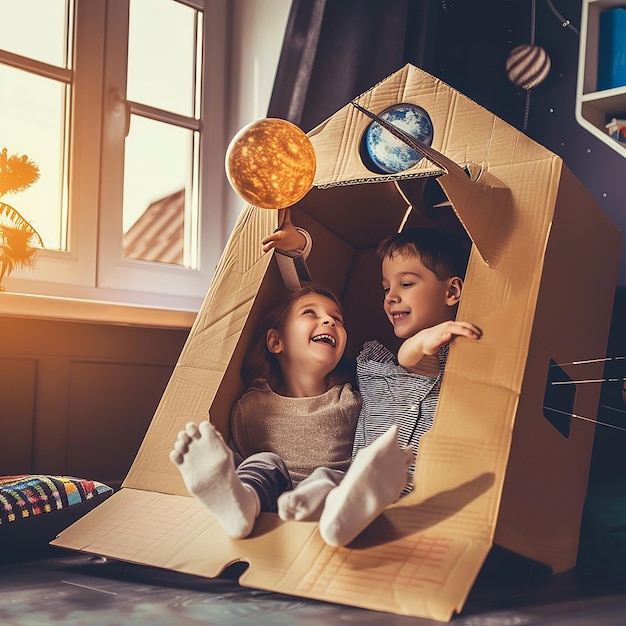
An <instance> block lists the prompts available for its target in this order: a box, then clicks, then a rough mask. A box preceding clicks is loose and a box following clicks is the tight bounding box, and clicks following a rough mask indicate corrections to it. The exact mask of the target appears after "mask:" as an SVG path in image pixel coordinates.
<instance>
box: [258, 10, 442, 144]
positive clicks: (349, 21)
mask: <svg viewBox="0 0 626 626" xmlns="http://www.w3.org/2000/svg"><path fill="white" fill-rule="evenodd" d="M435 19H436V11H435V10H433V0H385V1H382V2H381V0H294V2H293V4H292V7H291V12H290V15H289V19H288V22H287V28H286V32H285V40H284V42H283V47H282V51H281V56H280V60H279V64H278V69H277V73H276V80H275V83H274V89H273V92H272V98H271V100H270V105H269V109H268V117H279V118H283V119H287V120H289V121H291V122H293V123H294V124H296V125H298V126H299V127H300V128H302V129H303V130H304V131H305V132H308V131H310V130H311V129H312V128H314V127H315V126H317V125H318V124H320V123H321V122H323V121H324V120H325V119H326V118H328V117H330V116H331V115H333V114H334V113H335V112H336V111H337V110H338V109H340V108H341V107H343V106H344V105H345V104H346V103H348V102H350V100H351V99H352V98H354V97H355V96H358V95H359V94H361V93H363V92H364V91H366V90H367V89H369V88H370V87H372V86H374V85H375V84H376V83H378V82H379V81H381V80H382V79H384V78H386V77H387V76H389V75H390V74H392V73H393V72H395V71H396V70H399V69H400V68H401V67H403V66H404V65H405V64H406V63H413V64H414V65H417V66H419V67H425V66H426V65H427V61H428V59H427V58H426V54H427V50H428V45H427V43H428V42H427V35H428V33H429V32H432V30H431V29H432V26H433V21H434V20H435Z"/></svg>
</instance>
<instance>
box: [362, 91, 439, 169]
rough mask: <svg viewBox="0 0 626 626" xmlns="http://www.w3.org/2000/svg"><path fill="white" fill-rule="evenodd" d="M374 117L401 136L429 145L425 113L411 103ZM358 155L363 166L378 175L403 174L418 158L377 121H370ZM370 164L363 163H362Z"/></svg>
mask: <svg viewBox="0 0 626 626" xmlns="http://www.w3.org/2000/svg"><path fill="white" fill-rule="evenodd" d="M378 117H381V118H382V119H384V120H385V121H387V122H389V123H390V124H393V125H394V126H396V127H398V128H400V129H401V130H403V131H404V132H405V133H407V134H409V135H411V136H412V137H415V139H419V140H420V141H421V142H422V143H425V144H426V145H428V146H430V145H431V143H432V141H433V124H432V121H431V119H430V116H429V115H428V113H427V112H426V111H425V110H424V109H423V108H422V107H420V106H417V105H415V104H407V103H401V104H394V105H393V106H390V107H389V108H387V109H385V110H384V111H383V112H382V113H380V114H379V116H378ZM363 147H364V148H365V149H364V150H362V151H361V152H362V155H364V156H366V159H364V163H365V166H366V167H367V168H368V169H370V170H372V171H375V172H378V173H381V174H397V173H398V172H404V171H406V170H408V169H410V168H412V167H413V166H414V165H416V164H417V163H418V162H419V161H420V160H421V159H422V155H421V154H420V153H419V152H418V151H416V150H414V149H413V148H411V147H410V146H408V145H407V144H406V143H405V142H404V141H402V140H401V139H398V138H397V137H395V136H394V135H392V134H391V133H390V132H389V131H388V130H387V129H386V128H383V127H382V126H381V125H380V124H379V123H378V122H372V123H371V124H370V125H369V126H368V127H367V130H366V131H365V134H364V135H363ZM368 160H369V161H370V162H369V163H367V162H366V161H368Z"/></svg>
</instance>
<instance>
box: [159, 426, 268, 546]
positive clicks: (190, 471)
mask: <svg viewBox="0 0 626 626" xmlns="http://www.w3.org/2000/svg"><path fill="white" fill-rule="evenodd" d="M170 460H171V461H172V463H174V465H176V467H177V468H178V471H179V472H180V473H181V474H182V477H183V480H184V481H185V486H186V487H187V490H188V491H189V493H190V494H191V495H192V496H194V497H195V498H197V499H198V500H199V501H200V502H202V504H204V506H206V507H207V508H208V509H209V510H210V511H211V513H213V515H215V517H216V518H217V520H218V522H219V523H220V524H221V526H222V528H223V529H224V530H225V531H226V533H227V534H228V535H229V536H230V537H232V538H234V539H241V538H243V537H246V536H247V535H249V534H250V532H251V531H252V528H253V526H254V522H255V520H256V518H257V517H258V515H259V510H260V502H259V498H258V496H257V494H256V492H255V491H254V489H252V487H250V486H249V485H245V484H244V483H242V482H241V480H239V477H238V476H237V473H236V471H235V465H234V463H233V453H232V450H231V449H230V448H229V447H228V446H227V445H226V444H225V443H224V440H223V439H222V436H221V435H220V433H219V432H218V431H217V430H215V428H214V427H213V425H212V424H211V423H210V422H208V421H206V420H205V421H203V422H200V424H199V426H196V425H195V424H194V423H193V422H189V423H188V424H187V426H185V430H183V431H181V432H180V433H178V439H177V440H176V442H175V443H174V449H173V450H172V451H171V452H170Z"/></svg>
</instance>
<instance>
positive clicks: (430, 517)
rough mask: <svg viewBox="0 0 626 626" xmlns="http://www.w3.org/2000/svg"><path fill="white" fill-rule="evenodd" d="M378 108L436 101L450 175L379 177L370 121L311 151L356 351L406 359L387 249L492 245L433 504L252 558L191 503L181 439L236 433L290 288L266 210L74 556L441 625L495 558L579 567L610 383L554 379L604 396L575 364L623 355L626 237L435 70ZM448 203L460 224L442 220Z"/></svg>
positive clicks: (69, 542)
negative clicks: (238, 404) (193, 430)
mask: <svg viewBox="0 0 626 626" xmlns="http://www.w3.org/2000/svg"><path fill="white" fill-rule="evenodd" d="M357 102H358V103H359V104H360V105H361V106H363V107H365V108H366V109H367V110H369V111H373V112H375V113H379V112H381V111H383V110H385V109H387V108H388V107H389V106H390V105H393V104H396V103H399V102H403V103H414V104H417V105H419V106H420V107H422V108H423V109H425V110H426V111H427V112H428V114H429V115H430V118H431V120H432V125H433V139H432V149H427V147H426V146H425V147H424V148H425V151H426V152H428V155H429V158H430V159H432V161H429V160H426V159H422V160H421V161H420V162H418V163H417V164H416V165H415V166H414V167H412V168H411V169H410V170H408V171H405V172H401V173H399V174H393V173H392V174H389V173H387V174H380V173H374V172H372V171H371V170H370V169H368V168H367V167H366V166H365V165H364V162H363V160H362V158H361V155H362V150H361V148H362V143H361V139H362V136H363V134H364V132H365V129H366V128H367V127H368V125H369V124H370V123H371V121H372V120H371V119H369V118H368V117H367V116H366V115H364V114H363V113H361V112H359V111H358V110H357V109H356V108H355V107H354V106H353V105H352V104H350V103H348V104H346V106H344V107H343V108H342V109H340V110H339V111H338V112H337V113H336V114H335V115H333V116H332V117H331V118H329V119H328V120H327V121H326V122H324V123H323V124H321V125H320V126H319V127H317V128H315V129H314V130H312V131H311V132H310V133H309V136H310V138H311V140H312V142H313V144H314V146H315V150H316V154H317V157H318V171H317V174H316V178H315V181H314V188H313V189H312V190H311V192H310V193H309V194H307V196H305V198H304V199H303V200H302V201H301V202H300V203H299V204H298V205H297V206H296V207H294V209H293V220H294V223H296V224H299V225H301V226H303V227H304V228H307V229H308V230H309V232H310V233H311V234H312V236H313V241H314V247H313V251H312V253H311V256H310V257H309V260H308V266H309V269H310V272H311V274H312V276H313V277H314V278H315V279H316V280H317V281H320V282H323V283H327V284H328V285H329V286H331V287H332V288H334V289H335V290H336V291H337V292H338V293H340V294H341V295H342V297H343V300H344V302H345V307H346V320H347V325H348V329H349V334H350V343H349V348H348V349H349V351H350V354H352V355H354V354H356V353H357V352H358V349H359V348H360V346H361V344H362V343H363V341H365V340H368V339H372V338H379V339H381V340H382V341H384V342H387V343H388V344H389V345H393V346H395V345H397V344H394V343H393V342H394V338H393V336H392V335H391V328H389V326H390V325H389V323H388V322H387V320H386V318H385V316H384V314H383V312H382V306H381V298H382V293H381V287H380V284H379V280H380V279H379V277H380V265H379V261H378V260H377V258H376V255H375V252H374V250H375V247H376V245H377V243H378V242H379V241H380V239H382V237H384V236H385V235H388V234H391V233H392V232H396V231H397V230H399V229H401V228H402V227H403V225H404V224H405V223H406V224H408V225H413V224H420V223H421V224H424V223H437V224H440V225H444V226H445V227H447V228H453V229H457V230H458V229H461V228H463V227H464V228H465V229H466V230H467V232H468V233H469V235H470V236H471V238H472V240H473V247H472V253H471V257H470V262H469V267H468V272H467V277H466V286H465V290H464V293H463V297H462V301H461V305H460V308H459V312H458V318H459V319H463V320H471V321H472V322H474V323H476V324H477V325H479V326H480V327H481V328H482V329H483V331H484V335H483V338H482V339H481V341H478V342H470V341H466V342H463V341H459V342H457V343H455V344H453V346H452V347H451V351H450V357H449V360H448V363H447V367H446V373H445V377H444V381H443V386H442V390H441V397H440V402H439V406H438V410H437V415H436V418H435V425H434V427H433V429H432V430H431V431H430V432H429V433H428V434H427V435H425V436H424V438H423V439H422V443H421V447H420V461H419V465H418V468H417V472H416V476H415V490H414V492H413V493H412V494H410V495H409V496H407V497H406V498H404V499H402V500H400V501H399V502H398V503H396V504H395V505H393V506H392V507H390V508H389V509H388V510H387V511H385V513H384V514H383V515H382V516H380V517H379V518H378V519H377V520H376V521H375V522H374V523H373V524H372V525H371V527H370V528H369V529H367V530H366V531H365V532H364V533H363V534H362V535H361V536H359V537H358V538H357V539H356V540H355V541H354V542H353V543H352V544H351V545H350V546H348V547H346V548H339V549H333V548H330V547H328V546H326V545H325V544H324V543H323V541H322V540H321V538H320V537H319V534H318V532H317V524H315V523H312V522H309V523H293V522H292V523H282V522H281V521H280V520H279V519H278V518H277V516H275V515H269V514H265V515H262V516H261V517H260V518H259V520H258V522H257V525H256V528H255V531H254V533H253V535H252V536H250V537H248V538H246V539H243V540H231V539H229V538H228V537H227V536H226V535H225V534H224V533H223V532H222V531H221V529H220V527H219V526H218V525H217V523H216V522H215V521H214V519H213V518H212V516H211V515H210V514H209V513H208V512H207V511H206V510H205V509H203V508H202V507H201V506H200V505H198V504H197V503H196V502H195V501H194V499H193V498H190V497H189V496H188V495H187V493H186V491H185V487H184V485H183V482H182V479H181V478H180V476H179V474H178V472H177V470H176V468H175V467H174V466H173V465H172V464H171V463H170V461H169V459H168V454H169V451H170V449H171V446H172V444H173V442H174V440H175V438H176V435H177V433H178V431H179V430H181V429H182V428H183V426H184V424H185V423H186V422H188V421H190V420H191V421H199V420H202V419H203V418H205V416H206V414H207V411H210V416H211V420H212V421H213V423H215V424H216V425H217V427H218V428H219V429H220V430H221V431H222V433H223V434H224V435H225V436H228V433H229V426H228V419H229V417H228V416H229V411H230V407H231V405H232V403H233V402H234V400H235V399H236V398H237V396H238V395H239V394H240V393H241V392H242V385H241V380H240V378H239V368H240V364H241V359H242V355H243V353H244V351H245V350H246V347H247V345H248V342H249V339H250V336H251V332H252V329H253V328H254V326H255V324H256V322H257V320H258V318H259V316H260V314H261V312H262V311H263V309H264V308H265V307H266V306H267V305H268V303H269V302H270V301H271V300H272V299H273V298H274V297H275V296H276V295H277V293H279V292H280V291H281V290H282V289H283V288H284V287H283V285H282V281H281V278H280V274H279V272H278V269H277V266H276V260H275V257H274V256H273V255H271V254H270V255H264V254H263V253H262V251H261V246H260V240H261V238H262V237H263V236H264V235H266V234H267V233H269V232H271V231H273V230H274V228H275V227H276V225H277V220H278V217H279V216H278V214H277V213H276V212H272V211H265V210H262V209H258V208H256V207H252V206H249V205H246V206H244V208H243V211H242V213H241V216H240V218H239V220H238V222H237V224H236V226H235V229H234V231H233V233H232V236H231V237H230V240H229V242H228V244H227V246H226V249H225V252H224V254H223V256H222V259H221V262H220V264H219V266H218V268H217V271H216V274H215V278H214V280H213V283H212V285H211V287H210V289H209V292H208V294H207V297H206V300H205V302H204V304H203V306H202V309H201V311H200V313H199V314H198V317H197V320H196V322H195V324H194V326H193V328H192V329H191V332H190V335H189V338H188V341H187V343H186V345H185V347H184V349H183V351H182V353H181V356H180V359H179V361H178V363H177V365H176V367H175V370H174V372H173V375H172V378H171V380H170V382H169V384H168V386H167V388H166V390H165V393H164V395H163V398H162V400H161V402H160V404H159V406H158V408H157V411H156V414H155V416H154V419H153V421H152V423H151V425H150V427H149V429H148V432H147V434H146V437H145V439H144V441H143V444H142V446H141V448H140V450H139V452H138V454H137V457H136V459H135V462H134V464H133V466H132V468H131V470H130V472H129V474H128V476H127V477H126V480H125V482H124V484H123V488H122V489H121V491H119V492H118V493H116V494H114V495H113V496H112V497H111V498H109V499H108V500H107V501H106V502H104V503H103V504H102V505H100V506H99V507H97V508H96V509H95V510H94V511H93V512H91V513H89V514H88V515H87V516H86V517H84V518H83V519H81V520H80V521H79V522H78V523H76V524H75V525H73V526H72V527H70V528H69V529H68V530H66V531H65V532H63V533H62V534H61V535H60V536H59V537H58V538H57V539H56V540H55V541H54V542H53V543H54V544H55V545H58V546H64V547H68V548H74V549H78V550H84V551H86V552H90V553H95V554H101V555H106V556H108V557H112V558H116V559H122V560H125V561H131V562H135V563H143V564H147V565H152V566H158V567H164V568H169V569H173V570H178V571H181V572H188V573H192V574H197V575H201V576H207V577H214V576H217V575H218V574H219V573H220V572H221V571H223V569H224V568H225V567H227V566H228V565H229V564H232V563H235V562H237V561H244V562H247V563H249V567H248V569H247V570H246V572H245V573H244V574H243V575H242V576H241V579H240V582H241V584H242V585H244V586H248V587H254V588H259V589H266V590H273V591H277V592H282V593H287V594H293V595H296V596H303V597H309V598H317V599H321V600H327V601H331V602H338V603H343V604H349V605H355V606H360V607H365V608H370V609H375V610H381V611H388V612H392V613H398V614H403V615H413V616H420V617H425V618H434V619H437V620H441V621H447V620H449V619H450V618H451V617H452V615H453V614H454V612H459V611H461V609H462V607H463V605H464V602H465V600H466V598H467V595H468V593H469V592H470V590H471V588H472V586H473V584H474V581H475V578H476V576H477V574H478V573H479V571H480V569H481V567H482V565H483V562H484V560H485V558H486V556H487V554H488V553H489V551H490V549H491V548H492V546H493V545H494V544H497V545H499V546H502V547H504V548H507V549H508V550H512V551H513V552H515V553H518V554H520V555H523V556H526V557H529V558H532V559H535V560H537V561H540V562H543V563H546V564H548V565H549V566H550V567H552V569H553V570H554V571H555V572H561V571H564V570H566V569H568V568H571V567H573V566H574V564H575V561H576V553H577V546H578V534H579V525H580V518H581V512H582V507H583V502H584V498H585V492H586V487H587V478H588V470H589V462H590V457H591V448H592V442H593V437H594V423H593V421H591V422H590V421H587V420H581V419H573V418H572V414H573V415H576V416H581V417H583V418H588V419H591V420H593V419H594V418H595V416H596V412H597V407H598V401H599V394H600V386H599V385H591V384H585V385H582V384H581V385H574V384H570V385H567V384H565V385H562V384H559V385H552V384H551V383H552V382H557V383H563V382H567V381H568V380H577V379H592V378H602V370H603V366H602V363H601V362H597V361H594V362H592V363H589V364H588V365H574V364H573V363H574V362H576V361H582V360H592V359H598V358H600V357H602V356H603V355H604V354H605V352H606V341H607V336H608V327H609V321H610V317H611V311H612V303H613V296H614V290H615V284H616V277H617V268H618V260H619V254H620V246H621V239H620V235H619V233H618V231H617V229H616V228H615V227H614V226H613V224H611V223H610V221H609V220H608V219H607V217H606V215H605V214H604V213H603V212H602V210H601V209H600V208H599V207H598V206H597V204H596V203H595V202H594V201H593V199H592V198H591V196H590V195H589V194H588V193H587V192H586V191H585V189H584V188H583V187H582V185H581V184H580V183H579V182H578V181H577V180H576V179H575V177H574V176H573V175H572V174H571V172H570V171H569V170H568V169H567V167H566V166H565V164H564V163H563V161H562V159H561V158H560V157H558V156H557V155H555V154H553V153H551V152H550V151H548V150H546V149H545V148H543V147H542V146H540V145H538V144H537V143H535V142H534V141H532V140H530V139H529V138H528V137H526V136H525V135H523V134H522V133H521V132H519V131H517V130H516V129H515V128H513V127H511V126H509V125H508V124H506V123H505V122H503V121H502V120H500V119H498V118H497V117H496V116H494V115H493V114H491V113H490V112H489V111H487V110H485V109H484V108H482V107H480V106H479V105H477V104H476V103H474V102H472V101H471V100H469V99H468V98H466V97H464V96H463V95H461V94H460V93H458V92H456V91H455V90H454V89H452V88H450V87H449V86H447V85H445V84H444V83H442V82H441V81H440V80H438V79H436V78H434V77H432V76H430V75H428V74H427V73H425V72H423V71H421V70H420V69H418V68H416V67H413V66H410V65H407V66H405V67H404V68H402V69H401V70H399V71H398V72H396V73H394V74H393V75H391V76H390V77H389V78H387V79H386V80H384V81H382V82H381V83H379V84H378V85H376V86H374V87H373V88H372V89H370V90H369V91H367V92H366V93H364V94H362V95H361V96H359V97H358V98H357ZM444 155H445V156H444ZM468 172H469V175H468ZM433 185H434V186H435V187H434V188H433ZM438 186H440V189H439V187H438ZM433 189H435V191H436V190H437V189H439V193H440V195H441V193H442V191H443V192H445V195H446V196H447V198H448V199H449V200H450V202H451V204H452V205H453V207H454V210H452V209H451V208H450V207H445V206H444V207H440V208H437V209H430V208H428V207H424V206H423V201H422V199H423V197H425V196H427V195H428V194H427V193H426V192H427V191H428V193H430V194H431V195H432V191H433ZM409 204H411V205H413V208H412V209H410V208H409ZM461 224H462V225H463V226H461ZM557 389H560V390H562V392H557V391H556V390H557ZM546 405H547V406H546Z"/></svg>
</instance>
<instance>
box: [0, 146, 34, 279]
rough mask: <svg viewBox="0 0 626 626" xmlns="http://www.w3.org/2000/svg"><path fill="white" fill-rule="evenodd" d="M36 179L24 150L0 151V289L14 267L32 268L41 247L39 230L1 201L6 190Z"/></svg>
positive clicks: (13, 190) (25, 186)
mask: <svg viewBox="0 0 626 626" xmlns="http://www.w3.org/2000/svg"><path fill="white" fill-rule="evenodd" d="M38 179H39V167H38V166H37V164H36V163H34V162H33V161H31V160H30V159H29V158H28V156H27V155H26V154H24V155H22V156H17V155H16V154H14V155H11V156H8V155H7V149H6V148H3V150H2V152H1V153H0V291H5V288H4V287H3V285H2V281H3V280H4V278H5V276H9V275H10V274H11V272H13V270H15V269H32V268H33V267H34V266H35V263H36V260H37V253H38V252H39V250H40V249H41V248H43V241H42V239H41V236H40V235H39V233H38V232H37V231H36V230H35V229H34V228H33V226H32V225H31V224H30V222H29V221H28V220H27V219H26V218H25V217H24V216H22V215H21V214H20V212H19V211H17V209H14V208H13V207H12V206H10V205H8V204H5V203H4V202H2V198H3V197H4V196H5V195H6V194H8V193H18V192H20V191H24V190H25V189H28V187H30V186H31V185H32V184H33V183H34V182H36V181H37V180H38Z"/></svg>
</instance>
